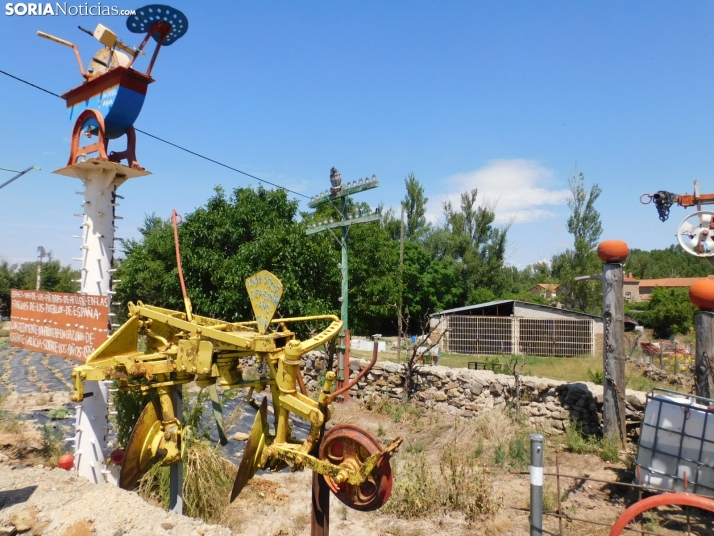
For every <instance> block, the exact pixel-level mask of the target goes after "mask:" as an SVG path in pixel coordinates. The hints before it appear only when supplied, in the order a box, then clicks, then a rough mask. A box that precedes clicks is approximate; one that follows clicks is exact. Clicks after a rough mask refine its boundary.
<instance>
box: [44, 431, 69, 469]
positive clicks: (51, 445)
mask: <svg viewBox="0 0 714 536" xmlns="http://www.w3.org/2000/svg"><path fill="white" fill-rule="evenodd" d="M64 435H65V432H64V430H63V429H62V428H59V427H55V426H49V425H47V424H45V425H43V426H42V437H41V438H40V454H41V455H42V457H43V458H44V459H45V460H47V461H48V462H49V463H50V464H51V465H57V463H58V462H59V457H60V456H61V455H62V451H63V448H62V447H63V444H64Z"/></svg>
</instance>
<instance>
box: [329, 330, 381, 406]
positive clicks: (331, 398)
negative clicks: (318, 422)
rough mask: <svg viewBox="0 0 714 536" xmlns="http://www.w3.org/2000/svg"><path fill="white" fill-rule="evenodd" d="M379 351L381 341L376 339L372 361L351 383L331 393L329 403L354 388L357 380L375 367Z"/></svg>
mask: <svg viewBox="0 0 714 536" xmlns="http://www.w3.org/2000/svg"><path fill="white" fill-rule="evenodd" d="M378 352H379V343H378V342H377V341H374V348H373V349H372V361H371V362H370V363H369V365H367V366H366V367H365V368H363V369H362V370H361V372H360V373H359V374H357V376H356V377H355V379H354V380H352V381H351V382H349V383H348V384H347V385H345V386H344V387H343V388H342V389H338V390H337V391H335V392H334V393H332V394H331V395H330V398H329V400H328V404H331V403H332V401H333V400H334V399H335V398H336V397H337V396H339V395H341V394H342V393H344V392H346V391H349V390H350V389H352V387H354V386H355V385H357V382H358V381H360V380H361V379H362V378H363V377H364V376H365V375H366V374H367V373H368V372H369V371H370V370H372V367H373V366H374V364H375V363H376V362H377V354H378Z"/></svg>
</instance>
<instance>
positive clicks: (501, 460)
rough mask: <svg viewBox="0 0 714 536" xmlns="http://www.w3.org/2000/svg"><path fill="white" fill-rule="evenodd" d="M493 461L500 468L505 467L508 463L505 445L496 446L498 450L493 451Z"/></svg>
mask: <svg viewBox="0 0 714 536" xmlns="http://www.w3.org/2000/svg"><path fill="white" fill-rule="evenodd" d="M493 461H494V463H495V464H496V465H498V466H499V467H503V466H504V465H505V463H506V449H504V448H503V445H501V444H498V445H496V448H495V449H494V451H493Z"/></svg>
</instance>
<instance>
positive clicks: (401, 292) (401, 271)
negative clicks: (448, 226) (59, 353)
mask: <svg viewBox="0 0 714 536" xmlns="http://www.w3.org/2000/svg"><path fill="white" fill-rule="evenodd" d="M403 279H404V207H402V217H401V226H400V231H399V318H397V363H401V362H402V329H403V328H402V306H403V304H404V288H403Z"/></svg>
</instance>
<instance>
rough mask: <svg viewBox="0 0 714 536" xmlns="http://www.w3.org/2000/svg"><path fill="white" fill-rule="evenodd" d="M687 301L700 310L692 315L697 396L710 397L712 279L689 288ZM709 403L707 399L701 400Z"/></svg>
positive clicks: (712, 370)
mask: <svg viewBox="0 0 714 536" xmlns="http://www.w3.org/2000/svg"><path fill="white" fill-rule="evenodd" d="M689 301H691V302H692V303H693V304H694V305H695V306H696V307H698V308H699V309H700V310H699V311H697V312H696V313H695V315H694V328H695V330H696V335H697V349H696V357H695V360H694V382H695V390H696V393H697V396H701V397H703V398H711V396H712V388H711V387H712V386H711V384H712V382H714V281H710V280H709V279H702V280H700V281H697V282H696V283H694V284H693V285H692V286H691V287H690V289H689ZM703 403H704V404H706V405H709V402H708V401H704V402H703Z"/></svg>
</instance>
